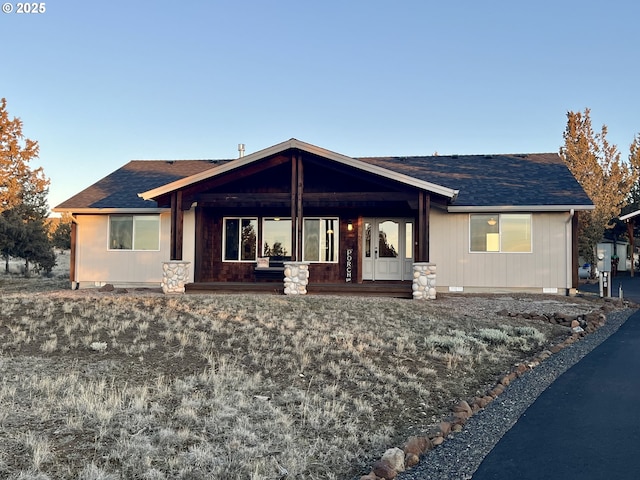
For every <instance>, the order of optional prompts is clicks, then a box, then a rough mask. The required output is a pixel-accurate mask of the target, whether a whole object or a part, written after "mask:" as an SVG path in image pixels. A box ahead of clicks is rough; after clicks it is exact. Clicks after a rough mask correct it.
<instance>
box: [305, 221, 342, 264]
mask: <svg viewBox="0 0 640 480" xmlns="http://www.w3.org/2000/svg"><path fill="white" fill-rule="evenodd" d="M338 225H339V222H338V219H337V218H305V219H304V227H303V232H302V233H303V252H304V253H303V258H302V260H303V261H305V262H329V263H331V262H337V261H338Z"/></svg>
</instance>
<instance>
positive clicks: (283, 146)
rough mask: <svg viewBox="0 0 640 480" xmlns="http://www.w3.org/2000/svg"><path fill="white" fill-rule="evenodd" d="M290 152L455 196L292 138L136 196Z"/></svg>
mask: <svg viewBox="0 0 640 480" xmlns="http://www.w3.org/2000/svg"><path fill="white" fill-rule="evenodd" d="M290 149H297V150H301V151H304V152H307V153H310V154H314V155H317V156H319V157H323V158H327V159H329V160H333V161H335V162H338V163H341V164H343V165H348V166H350V167H353V168H356V169H358V170H361V171H364V172H368V173H371V174H374V175H379V176H381V177H384V178H388V179H390V180H395V181H397V182H400V183H403V184H405V185H410V186H413V187H416V188H419V189H421V190H426V191H428V192H431V193H434V194H437V195H442V196H444V197H447V198H449V199H452V200H453V199H455V198H456V197H457V196H458V190H454V189H451V188H448V187H443V186H442V185H437V184H435V183H431V182H426V181H423V180H419V179H416V178H413V177H410V176H408V175H404V174H401V173H398V172H394V171H392V170H389V169H386V168H382V167H379V166H376V165H370V164H367V163H365V162H362V161H360V160H356V159H354V158H351V157H347V156H345V155H342V154H339V153H336V152H332V151H330V150H326V149H324V148H320V147H317V146H315V145H311V144H310V143H305V142H301V141H300V140H296V139H295V138H292V139H291V140H287V141H286V142H282V143H279V144H277V145H273V146H272V147H268V148H265V149H263V150H260V151H257V152H254V153H252V154H249V155H247V156H245V157H242V158H238V159H236V160H232V161H230V162H228V163H225V164H223V165H219V166H216V167H213V168H211V169H210V170H206V171H204V172H201V173H198V174H195V175H192V176H190V177H186V178H183V179H180V180H176V181H175V182H171V183H168V184H166V185H163V186H161V187H158V188H154V189H153V190H148V191H146V192H142V193H139V194H138V196H139V197H141V198H143V199H144V200H152V199H154V198H157V197H159V196H161V195H166V194H167V193H171V192H174V191H176V190H180V189H182V188H185V187H188V186H190V185H193V184H195V183H198V182H201V181H203V180H208V179H210V178H213V177H216V176H219V175H222V174H223V173H226V172H229V171H232V170H236V169H238V168H242V167H244V166H245V165H249V164H251V163H253V162H256V161H259V160H262V159H264V158H267V157H269V156H272V155H277V154H279V153H282V152H284V151H286V150H290Z"/></svg>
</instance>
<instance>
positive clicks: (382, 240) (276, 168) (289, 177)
mask: <svg viewBox="0 0 640 480" xmlns="http://www.w3.org/2000/svg"><path fill="white" fill-rule="evenodd" d="M455 194H456V192H455V191H453V190H450V189H447V188H444V187H440V186H438V185H435V184H431V183H429V182H426V181H423V180H417V179H415V178H412V177H408V176H406V175H403V174H399V173H397V172H392V171H389V170H386V169H383V168H380V167H376V166H372V165H368V164H365V163H363V162H360V161H358V160H355V159H352V158H349V157H345V156H343V155H339V154H336V153H334V152H329V151H326V150H323V149H319V148H317V147H314V146H311V145H308V144H304V143H302V142H299V141H296V140H292V141H290V142H285V143H283V144H280V145H277V146H275V147H273V148H271V149H267V150H266V151H261V152H257V153H256V154H252V155H250V156H248V157H244V158H240V159H238V160H235V161H233V162H230V163H229V164H226V165H224V166H221V167H217V168H213V169H211V171H209V172H206V174H203V175H201V176H194V177H190V178H189V179H187V180H183V181H178V182H174V183H173V184H169V185H166V186H164V187H162V188H160V189H156V190H154V191H149V192H146V193H145V194H144V198H148V199H153V200H155V201H156V202H157V203H158V205H159V206H160V207H164V208H167V207H169V208H170V209H171V235H170V243H171V248H170V254H171V260H172V261H182V260H183V259H184V260H187V261H190V262H191V268H192V273H193V279H192V281H191V283H190V284H189V285H188V288H187V291H190V292H195V291H219V292H223V291H238V290H244V291H256V292H258V291H265V292H274V293H277V292H281V291H282V292H284V293H285V294H287V293H289V292H287V291H286V290H287V288H286V287H284V286H283V276H281V275H280V270H281V269H282V270H283V271H284V270H285V268H284V265H286V262H292V264H293V265H294V267H293V268H298V265H300V268H306V266H308V268H309V270H310V272H311V273H310V278H309V282H310V283H309V287H308V289H307V290H308V293H310V294H315V293H331V294H343V293H346V292H353V293H358V292H360V293H365V292H368V294H372V295H375V294H383V295H393V296H396V295H398V296H406V297H407V298H410V297H411V296H414V298H415V295H414V294H413V292H415V288H414V287H413V286H412V285H413V284H414V280H415V278H417V277H416V276H415V271H414V268H415V265H416V264H420V263H428V262H429V250H430V247H429V237H430V235H429V221H430V217H431V209H432V208H446V205H447V203H448V201H449V200H450V199H451V198H453V197H454V196H455ZM187 213H188V214H189V215H190V216H191V217H192V218H193V219H194V220H193V223H192V225H193V227H189V229H188V230H185V227H184V218H185V215H186V214H187ZM191 228H192V230H191ZM191 235H193V238H194V242H193V250H192V252H193V253H192V254H190V255H189V256H190V258H189V257H187V258H184V257H183V251H184V245H185V243H186V242H189V241H190V240H189V239H190V236H191ZM274 260H277V261H276V262H275V263H274ZM261 262H267V263H265V264H264V265H262V266H261ZM283 262H284V265H283ZM302 265H306V266H305V267H303V266H302ZM283 273H284V272H283ZM285 277H286V275H285ZM418 277H419V275H418ZM285 281H286V280H285ZM293 283H297V280H295V281H294V282H293ZM424 286H426V283H425V282H424V281H423V284H421V285H420V287H424ZM434 290H435V289H434ZM299 293H307V292H303V291H300V292H299Z"/></svg>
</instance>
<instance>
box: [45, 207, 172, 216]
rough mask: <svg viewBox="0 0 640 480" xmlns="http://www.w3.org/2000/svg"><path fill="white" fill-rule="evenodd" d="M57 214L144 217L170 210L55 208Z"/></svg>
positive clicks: (53, 210)
mask: <svg viewBox="0 0 640 480" xmlns="http://www.w3.org/2000/svg"><path fill="white" fill-rule="evenodd" d="M51 211H52V212H55V213H71V214H74V215H76V214H77V215H105V214H122V215H127V214H131V215H133V214H135V215H144V214H145V213H147V214H149V213H150V214H157V213H166V212H170V211H171V209H170V208H54V209H52V210H51Z"/></svg>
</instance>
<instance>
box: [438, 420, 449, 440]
mask: <svg viewBox="0 0 640 480" xmlns="http://www.w3.org/2000/svg"><path fill="white" fill-rule="evenodd" d="M438 428H439V430H440V433H441V434H442V436H443V437H446V436H447V435H449V434H450V433H451V423H450V422H440V425H439V427H438Z"/></svg>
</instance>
